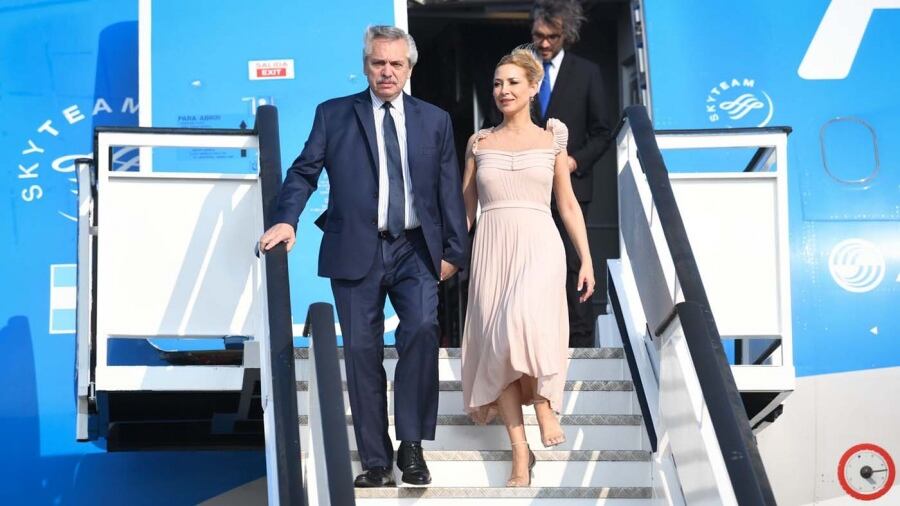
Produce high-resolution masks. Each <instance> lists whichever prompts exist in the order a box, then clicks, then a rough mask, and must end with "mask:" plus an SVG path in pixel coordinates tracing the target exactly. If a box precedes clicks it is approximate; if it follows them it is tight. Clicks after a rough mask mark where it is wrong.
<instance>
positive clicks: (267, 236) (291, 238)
mask: <svg viewBox="0 0 900 506" xmlns="http://www.w3.org/2000/svg"><path fill="white" fill-rule="evenodd" d="M282 242H283V243H285V247H286V248H287V250H288V251H291V248H293V247H294V243H296V242H297V235H296V233H295V232H294V227H292V226H290V225H288V224H287V223H276V224H275V225H272V227H271V228H269V230H266V233H264V234H263V235H262V237H260V238H259V250H260V251H262V252H263V253H265V252H267V251H269V250H270V249H272V248H274V247H275V246H276V245H278V244H279V243H282Z"/></svg>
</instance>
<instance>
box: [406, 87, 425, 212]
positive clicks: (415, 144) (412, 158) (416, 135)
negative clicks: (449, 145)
mask: <svg viewBox="0 0 900 506" xmlns="http://www.w3.org/2000/svg"><path fill="white" fill-rule="evenodd" d="M403 112H404V114H405V116H406V163H408V164H409V179H410V187H411V188H412V189H413V191H414V192H415V191H416V190H418V188H417V186H416V185H417V183H421V181H419V180H420V179H422V178H421V177H420V174H419V173H418V172H417V171H416V170H414V169H415V168H416V164H417V163H418V160H419V151H418V150H419V149H421V147H422V132H423V131H424V128H425V124H424V123H423V122H422V115H421V113H420V111H419V104H417V103H416V99H414V98H412V97H411V96H409V95H407V94H405V93H404V94H403ZM419 195H424V193H419ZM417 202H418V200H417Z"/></svg>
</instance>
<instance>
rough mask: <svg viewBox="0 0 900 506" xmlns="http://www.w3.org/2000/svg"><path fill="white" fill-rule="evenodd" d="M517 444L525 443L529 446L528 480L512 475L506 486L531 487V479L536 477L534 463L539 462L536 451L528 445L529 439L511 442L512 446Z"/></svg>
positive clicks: (526, 446)
mask: <svg viewBox="0 0 900 506" xmlns="http://www.w3.org/2000/svg"><path fill="white" fill-rule="evenodd" d="M517 445H525V448H528V479H527V481H526V479H525V478H523V477H521V476H510V477H509V480H507V481H506V486H507V487H530V486H531V480H532V479H533V478H534V465H535V464H536V463H537V460H536V459H535V458H534V452H533V451H531V448H529V447H528V441H516V442H515V443H511V446H517Z"/></svg>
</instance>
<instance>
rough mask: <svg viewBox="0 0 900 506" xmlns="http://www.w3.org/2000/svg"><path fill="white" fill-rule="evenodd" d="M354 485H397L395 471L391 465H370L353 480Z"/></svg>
mask: <svg viewBox="0 0 900 506" xmlns="http://www.w3.org/2000/svg"><path fill="white" fill-rule="evenodd" d="M353 486H354V487H358V488H374V487H396V486H397V483H396V482H395V481H394V471H393V469H392V468H390V467H370V468H369V469H366V470H365V471H363V473H362V474H360V475H359V476H357V477H356V480H354V481H353Z"/></svg>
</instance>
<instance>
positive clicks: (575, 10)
mask: <svg viewBox="0 0 900 506" xmlns="http://www.w3.org/2000/svg"><path fill="white" fill-rule="evenodd" d="M585 20H586V18H585V17H584V13H583V12H582V10H581V4H580V3H578V0H536V1H535V2H534V6H533V7H532V8H531V21H532V22H535V21H540V22H542V23H545V24H547V25H550V26H556V24H557V23H559V24H561V25H562V26H561V27H560V28H562V32H563V39H564V42H565V43H566V44H573V43H575V42H578V38H579V37H580V36H581V24H582V23H583V22H584V21H585Z"/></svg>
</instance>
